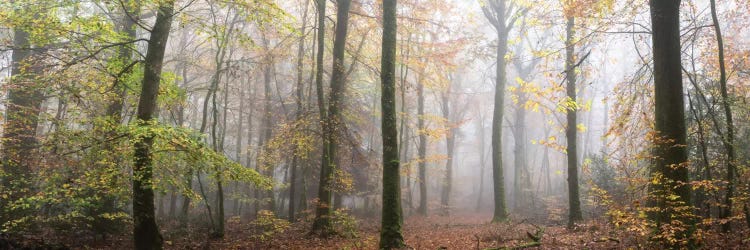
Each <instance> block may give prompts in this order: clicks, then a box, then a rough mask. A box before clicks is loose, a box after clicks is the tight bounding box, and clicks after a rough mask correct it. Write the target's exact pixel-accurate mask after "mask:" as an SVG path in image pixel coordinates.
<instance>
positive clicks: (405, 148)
mask: <svg viewBox="0 0 750 250" xmlns="http://www.w3.org/2000/svg"><path fill="white" fill-rule="evenodd" d="M410 47H411V34H408V35H407V41H406V43H405V44H402V46H401V50H402V52H401V55H402V57H403V58H402V61H401V66H400V69H401V70H400V74H399V75H400V78H401V79H400V81H401V86H400V87H401V88H400V93H401V116H402V118H401V120H400V122H401V123H400V128H399V130H400V131H399V135H400V137H399V145H401V147H400V148H399V150H401V153H400V156H401V158H400V159H401V162H407V163H408V162H409V143H408V140H409V136H410V135H409V129H407V127H408V124H409V109H408V106H409V105H408V102H407V101H406V92H407V91H406V89H407V88H406V85H407V84H408V82H407V78H408V77H409V67H408V66H407V63H408V61H409V53H410V51H411V50H410ZM407 166H409V165H407ZM411 171H412V168H411V167H407V169H406V203H407V206H408V208H409V209H412V208H414V203H413V202H414V201H413V199H412V190H411V179H412V178H411V174H412V173H411Z"/></svg>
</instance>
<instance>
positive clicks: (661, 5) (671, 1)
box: [649, 0, 691, 237]
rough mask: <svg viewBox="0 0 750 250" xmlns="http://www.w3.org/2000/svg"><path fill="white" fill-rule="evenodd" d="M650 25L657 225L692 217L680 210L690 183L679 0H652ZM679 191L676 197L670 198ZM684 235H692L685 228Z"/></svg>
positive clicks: (686, 201) (687, 200) (654, 217)
mask: <svg viewBox="0 0 750 250" xmlns="http://www.w3.org/2000/svg"><path fill="white" fill-rule="evenodd" d="M649 5H650V7H651V27H652V42H653V54H654V94H655V95H654V99H655V106H656V109H655V113H654V117H655V119H656V121H655V129H654V130H655V131H654V132H655V134H656V135H655V136H656V139H655V141H656V142H655V143H656V145H654V147H655V150H654V154H655V155H654V157H655V161H654V163H655V164H654V166H653V168H652V169H651V178H652V179H654V180H653V181H652V182H651V183H652V184H651V186H650V189H651V191H652V192H654V194H655V197H653V199H655V201H654V202H653V204H652V205H653V206H655V207H656V208H658V210H657V211H656V212H655V213H652V214H651V219H652V220H653V221H654V222H655V223H656V224H657V226H658V225H662V224H669V223H671V222H672V221H673V220H674V219H675V218H677V219H678V220H682V221H683V222H685V223H689V222H690V221H691V219H689V218H688V217H685V215H684V214H683V213H682V212H679V211H677V207H679V206H688V205H690V204H691V202H690V186H688V185H686V183H687V182H688V181H689V178H688V168H687V165H686V163H687V161H688V155H687V150H686V147H685V145H686V144H687V132H686V127H685V101H684V97H683V94H684V91H683V86H682V69H681V65H682V61H681V57H682V56H681V55H682V51H681V49H680V48H681V46H680V0H651V1H649ZM672 195H676V200H672V199H669V198H668V197H671V196H672ZM684 230H685V233H684V235H683V236H682V237H689V236H688V235H686V234H687V232H688V229H684Z"/></svg>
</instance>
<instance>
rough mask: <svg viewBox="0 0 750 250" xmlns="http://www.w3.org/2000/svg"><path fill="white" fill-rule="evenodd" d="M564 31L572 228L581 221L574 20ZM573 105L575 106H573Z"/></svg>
mask: <svg viewBox="0 0 750 250" xmlns="http://www.w3.org/2000/svg"><path fill="white" fill-rule="evenodd" d="M567 19H568V20H567V27H566V28H565V31H566V33H567V38H566V39H565V79H566V83H567V84H566V92H567V94H568V102H569V103H570V106H568V107H567V111H568V114H567V118H568V126H567V127H566V128H565V137H566V138H567V140H568V150H567V155H568V209H569V210H568V227H573V225H574V224H575V223H576V222H579V221H582V220H583V213H581V199H580V195H579V193H578V190H579V189H578V151H577V145H578V144H577V143H576V139H578V136H577V134H578V133H577V132H578V120H577V118H578V117H577V112H576V110H577V109H578V105H577V104H575V103H576V73H575V71H576V69H575V41H573V39H574V37H575V30H574V29H575V18H574V17H568V18H567ZM573 104H575V105H573Z"/></svg>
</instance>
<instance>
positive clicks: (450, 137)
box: [440, 83, 456, 216]
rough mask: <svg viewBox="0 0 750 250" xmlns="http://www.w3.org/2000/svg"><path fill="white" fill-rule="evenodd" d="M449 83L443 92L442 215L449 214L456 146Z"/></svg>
mask: <svg viewBox="0 0 750 250" xmlns="http://www.w3.org/2000/svg"><path fill="white" fill-rule="evenodd" d="M451 84H453V83H449V85H448V89H447V90H446V92H445V93H443V98H442V99H443V103H442V104H443V107H442V111H443V119H445V122H446V131H448V132H447V134H446V135H445V147H446V150H445V151H446V156H447V157H448V159H447V160H446V161H445V179H444V180H443V183H442V184H443V187H442V188H443V190H442V194H441V196H440V204H441V206H442V211H441V212H442V214H443V215H444V216H448V215H450V195H451V189H452V188H453V157H454V155H455V154H454V149H455V146H456V129H455V128H454V126H455V124H454V121H453V119H452V115H453V114H452V113H451V98H450V95H451Z"/></svg>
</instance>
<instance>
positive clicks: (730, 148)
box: [711, 0, 737, 233]
mask: <svg viewBox="0 0 750 250" xmlns="http://www.w3.org/2000/svg"><path fill="white" fill-rule="evenodd" d="M711 18H712V19H713V23H714V30H715V31H716V43H717V46H718V47H719V48H718V50H719V70H720V79H719V85H720V87H721V100H722V102H721V104H722V106H723V107H724V118H725V119H726V123H727V133H726V134H725V137H724V138H723V142H724V149H725V150H726V151H727V152H726V154H727V178H726V181H727V192H726V193H725V196H724V208H723V209H722V210H721V216H720V217H719V218H720V219H727V218H729V217H732V208H733V205H732V197H733V196H734V189H735V185H736V184H735V181H734V174H735V173H736V172H737V167H736V166H735V163H736V159H735V158H736V156H735V152H734V122H733V118H732V107H731V104H730V101H729V93H728V91H727V70H726V65H725V64H724V38H723V37H722V35H721V26H720V25H719V18H718V17H717V15H716V0H711ZM717 129H718V128H717ZM730 229H731V223H730V221H729V220H727V222H726V223H724V224H722V225H721V231H722V232H724V233H727V232H729V230H730Z"/></svg>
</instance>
